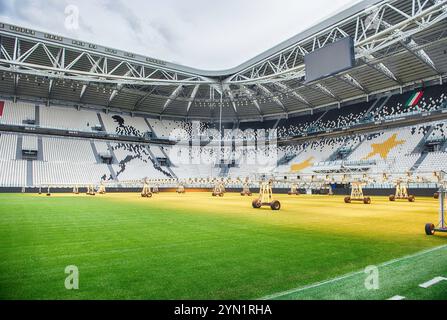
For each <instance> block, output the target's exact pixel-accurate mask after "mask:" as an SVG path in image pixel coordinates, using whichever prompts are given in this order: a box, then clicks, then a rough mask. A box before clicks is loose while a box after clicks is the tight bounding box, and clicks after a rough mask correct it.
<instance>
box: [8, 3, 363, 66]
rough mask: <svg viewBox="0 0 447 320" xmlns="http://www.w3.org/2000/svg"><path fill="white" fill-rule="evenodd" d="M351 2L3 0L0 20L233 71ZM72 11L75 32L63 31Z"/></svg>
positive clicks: (190, 64)
mask: <svg viewBox="0 0 447 320" xmlns="http://www.w3.org/2000/svg"><path fill="white" fill-rule="evenodd" d="M354 2H357V1H353V0H313V1H305V2H304V1H297V0H276V1H275V2H274V3H273V2H272V1H271V0H226V1H209V0H190V1H181V0H164V1H155V0H96V1H93V0H71V1H70V0H20V1H16V0H0V20H2V21H4V22H7V23H12V24H17V25H21V26H25V27H29V28H34V29H38V30H42V31H47V32H51V33H55V34H61V35H63V36H66V37H73V38H77V39H80V40H83V41H88V42H93V43H97V44H101V45H105V46H108V47H111V48H117V49H122V50H126V51H130V52H135V53H139V54H144V55H147V56H150V57H154V58H158V59H162V60H166V61H171V62H177V63H180V64H184V65H187V66H191V67H195V68H201V69H209V70H221V69H228V68H232V67H235V66H237V65H239V64H241V63H243V62H245V61H246V60H249V59H251V58H253V57H254V56H256V55H257V54H260V53H262V52H263V51H265V50H268V49H269V48H271V47H273V46H275V45H277V44H278V43H280V42H282V41H284V40H287V39H288V38H290V37H292V36H294V35H295V34H297V33H299V32H300V31H303V30H305V29H306V28H308V27H310V26H311V25H313V24H315V23H317V22H319V21H321V20H322V19H323V18H324V17H327V16H328V15H330V14H331V13H333V12H335V11H338V10H339V9H340V8H342V7H345V6H346V5H351V4H353V3H354ZM70 4H73V5H76V6H77V7H78V8H79V13H80V21H79V25H80V28H79V29H78V30H75V31H70V30H67V29H65V28H64V22H65V13H64V11H65V7H66V6H67V5H70Z"/></svg>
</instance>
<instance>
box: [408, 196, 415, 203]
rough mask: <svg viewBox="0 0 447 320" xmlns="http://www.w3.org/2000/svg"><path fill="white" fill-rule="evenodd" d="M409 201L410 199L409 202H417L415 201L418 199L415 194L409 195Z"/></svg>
mask: <svg viewBox="0 0 447 320" xmlns="http://www.w3.org/2000/svg"><path fill="white" fill-rule="evenodd" d="M408 201H409V202H415V201H416V198H415V196H413V195H411V196H408Z"/></svg>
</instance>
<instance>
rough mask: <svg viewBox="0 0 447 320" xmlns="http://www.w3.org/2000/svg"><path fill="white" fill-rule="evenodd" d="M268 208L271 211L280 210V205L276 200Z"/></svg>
mask: <svg viewBox="0 0 447 320" xmlns="http://www.w3.org/2000/svg"><path fill="white" fill-rule="evenodd" d="M270 208H271V209H272V210H273V211H278V210H281V203H280V202H279V201H278V200H275V201H273V202H272V203H271V204H270Z"/></svg>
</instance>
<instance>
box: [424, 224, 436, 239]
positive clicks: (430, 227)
mask: <svg viewBox="0 0 447 320" xmlns="http://www.w3.org/2000/svg"><path fill="white" fill-rule="evenodd" d="M425 234H426V235H427V236H433V235H434V234H435V225H434V224H433V223H427V224H426V225H425Z"/></svg>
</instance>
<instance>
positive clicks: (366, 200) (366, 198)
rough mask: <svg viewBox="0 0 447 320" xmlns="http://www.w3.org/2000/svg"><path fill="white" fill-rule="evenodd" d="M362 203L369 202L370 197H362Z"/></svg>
mask: <svg viewBox="0 0 447 320" xmlns="http://www.w3.org/2000/svg"><path fill="white" fill-rule="evenodd" d="M363 203H364V204H371V198H370V197H365V198H364V199H363Z"/></svg>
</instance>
